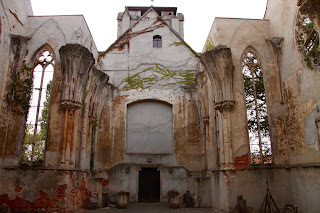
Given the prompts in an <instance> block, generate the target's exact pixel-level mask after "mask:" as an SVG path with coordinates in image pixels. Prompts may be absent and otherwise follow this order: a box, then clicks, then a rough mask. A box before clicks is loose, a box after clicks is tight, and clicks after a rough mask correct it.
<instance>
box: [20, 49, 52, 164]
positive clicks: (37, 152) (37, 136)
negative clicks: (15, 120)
mask: <svg viewBox="0 0 320 213" xmlns="http://www.w3.org/2000/svg"><path fill="white" fill-rule="evenodd" d="M54 65H55V60H54V55H53V53H52V51H51V50H50V49H49V48H48V47H45V48H43V49H42V50H41V51H40V52H39V53H38V54H37V55H36V57H35V62H34V66H33V67H34V68H33V86H32V95H31V100H30V102H31V103H30V108H29V113H28V116H27V122H26V129H25V139H24V142H23V147H22V162H41V161H43V160H44V151H45V141H46V137H47V126H48V118H49V104H50V92H51V85H52V84H51V83H52V79H53V73H54Z"/></svg>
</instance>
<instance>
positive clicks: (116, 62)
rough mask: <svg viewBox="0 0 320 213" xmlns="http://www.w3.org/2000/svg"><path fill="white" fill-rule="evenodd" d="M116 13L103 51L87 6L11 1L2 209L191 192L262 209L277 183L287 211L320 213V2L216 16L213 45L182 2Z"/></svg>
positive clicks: (3, 51) (70, 206)
mask: <svg viewBox="0 0 320 213" xmlns="http://www.w3.org/2000/svg"><path fill="white" fill-rule="evenodd" d="M179 12H180V11H179ZM181 12H183V11H181ZM116 18H117V20H116ZM114 19H115V20H114V21H117V22H118V29H117V32H118V33H117V38H116V39H115V42H114V43H113V44H112V45H111V46H110V47H109V48H108V49H107V50H105V51H103V52H100V51H98V50H97V47H96V45H95V42H94V40H93V38H92V35H91V33H90V30H89V28H88V26H87V24H86V21H85V19H84V17H83V16H82V15H71V16H34V15H33V12H32V7H31V3H30V1H29V0H1V4H0V154H1V157H0V165H1V168H0V206H5V207H6V208H7V209H10V211H11V212H79V211H80V210H81V209H83V208H85V206H86V205H85V204H86V202H87V201H88V199H89V201H92V200H95V201H97V203H96V205H97V206H98V207H104V206H105V205H106V203H117V202H119V196H125V197H126V199H127V200H128V202H130V203H134V202H161V203H168V202H169V203H170V202H173V201H172V200H173V198H175V199H174V202H176V203H175V205H177V206H180V205H181V206H182V205H183V203H184V202H185V200H186V199H184V198H186V194H188V193H190V194H191V195H192V199H193V202H194V207H203V208H214V209H217V210H219V211H221V212H226V213H227V212H230V213H233V212H249V213H255V212H259V211H260V208H261V207H262V206H263V204H264V203H265V199H266V195H268V193H267V190H270V191H269V192H270V193H271V194H272V198H273V203H276V205H277V209H278V210H279V212H299V213H317V212H319V209H320V202H319V201H318V200H319V197H320V178H319V177H320V170H319V168H320V150H319V143H320V83H319V82H320V48H319V32H320V1H319V0H297V1H296V0H268V2H267V5H266V12H265V16H264V18H263V19H235V18H216V19H215V20H214V22H213V24H212V27H211V29H208V32H209V34H208V37H207V40H206V42H205V43H204V48H203V51H202V52H201V53H198V52H195V51H194V50H193V49H192V47H190V46H189V45H188V44H187V43H186V42H185V41H184V15H183V14H182V13H178V9H177V8H176V7H153V6H150V7H144V6H141V7H137V6H135V7H134V6H127V7H125V8H124V11H123V12H119V14H118V17H114ZM188 19H192V17H187V18H186V21H187V20H188ZM267 187H268V188H267ZM129 208H130V206H129ZM290 209H291V210H290Z"/></svg>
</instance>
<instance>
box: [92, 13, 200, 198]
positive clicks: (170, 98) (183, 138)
mask: <svg viewBox="0 0 320 213" xmlns="http://www.w3.org/2000/svg"><path fill="white" fill-rule="evenodd" d="M122 24H123V23H122ZM154 35H160V36H161V37H162V48H153V36H154ZM174 42H179V43H178V45H177V46H175V45H171V46H170V44H173V43H174ZM100 61H101V67H102V68H103V71H104V72H105V73H107V74H108V75H109V76H110V80H109V83H110V84H112V85H113V86H114V87H116V88H115V89H114V92H113V93H112V94H111V96H108V97H107V100H108V103H107V104H106V105H105V108H104V109H103V112H102V117H101V126H100V128H99V141H98V144H97V146H98V147H99V148H98V149H97V162H96V165H95V166H96V167H95V168H96V169H98V170H104V169H110V173H109V174H110V187H109V192H110V193H111V194H113V196H115V195H116V193H117V192H119V191H121V190H124V191H129V192H130V199H131V200H132V201H138V186H137V182H136V181H137V178H138V173H137V172H136V171H137V170H138V169H139V168H140V167H157V168H160V174H161V198H160V199H161V202H167V199H168V197H167V196H168V195H167V192H168V191H169V190H177V191H179V192H180V196H181V199H182V194H183V193H185V192H186V190H190V191H191V192H193V191H194V183H193V181H192V180H193V179H194V178H195V176H193V175H191V176H189V175H188V174H189V172H198V171H202V170H204V169H205V168H206V165H205V159H204V157H203V156H204V147H203V143H202V139H201V129H200V128H201V126H200V125H201V124H200V122H201V118H200V117H201V115H200V113H201V109H200V108H201V106H200V102H199V97H198V93H197V90H196V86H188V87H186V86H184V85H183V84H177V83H176V82H175V80H174V79H173V78H172V79H160V80H159V81H158V82H155V83H154V84H153V85H151V86H150V88H148V89H137V90H136V89H132V88H131V89H130V88H129V89H128V90H127V89H124V88H125V85H126V83H124V82H123V80H124V79H125V78H126V77H128V76H129V75H134V74H139V73H141V72H143V70H145V69H148V68H150V67H154V68H156V67H157V66H158V68H159V69H163V70H169V71H170V72H172V73H182V72H187V71H190V72H193V73H197V72H199V71H200V69H201V68H200V67H199V59H198V58H197V57H196V56H195V54H194V53H193V52H192V51H191V50H190V49H189V47H187V46H186V45H184V44H183V43H182V42H181V38H180V37H179V36H178V35H177V34H176V33H174V32H173V31H172V30H171V29H170V27H169V26H167V25H166V24H164V22H163V21H161V20H160V19H159V18H158V15H157V14H156V13H155V12H153V11H152V10H151V11H149V12H148V13H147V14H145V16H143V17H142V18H141V19H140V20H139V21H138V22H136V23H135V25H134V26H133V27H132V28H131V29H130V30H129V31H128V32H127V33H126V34H124V35H122V36H121V37H120V38H118V40H117V41H116V42H115V43H114V44H112V45H111V47H110V48H109V49H108V50H107V51H106V52H104V53H103V54H101V57H100ZM139 75H141V77H148V76H151V75H152V72H151V71H146V72H143V73H141V74H139ZM144 100H145V101H150V100H151V101H162V102H166V103H169V104H171V105H172V114H173V141H172V146H173V153H172V154H155V153H152V152H150V153H144V154H135V153H126V128H127V126H126V125H127V123H126V122H127V106H128V104H130V103H134V102H136V101H144ZM149 161H150V162H149ZM126 168H128V169H129V173H128V174H126V173H125V170H126ZM169 168H172V170H173V172H172V174H170V173H168V169H169Z"/></svg>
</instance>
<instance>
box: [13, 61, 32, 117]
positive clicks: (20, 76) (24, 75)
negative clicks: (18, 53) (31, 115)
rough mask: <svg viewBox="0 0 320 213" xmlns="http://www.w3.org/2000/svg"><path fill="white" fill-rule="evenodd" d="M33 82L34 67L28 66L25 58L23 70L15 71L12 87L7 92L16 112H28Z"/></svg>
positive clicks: (23, 113) (22, 113) (24, 113)
mask: <svg viewBox="0 0 320 213" xmlns="http://www.w3.org/2000/svg"><path fill="white" fill-rule="evenodd" d="M32 83H33V75H32V68H30V67H27V65H26V61H25V60H23V61H22V67H21V71H20V72H15V73H13V76H12V82H11V89H10V91H9V92H8V93H7V102H8V103H11V104H12V106H13V111H14V112H16V113H19V114H21V115H27V114H28V112H29V108H30V99H31V95H32Z"/></svg>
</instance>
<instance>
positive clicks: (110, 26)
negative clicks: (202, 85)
mask: <svg viewBox="0 0 320 213" xmlns="http://www.w3.org/2000/svg"><path fill="white" fill-rule="evenodd" d="M31 3H32V8H33V13H34V15H36V16H39V15H78V14H83V15H84V17H85V19H86V21H87V23H88V26H89V28H90V31H91V33H92V36H93V38H94V41H95V43H96V45H97V48H98V50H99V51H104V50H106V49H107V48H108V47H109V46H110V45H111V44H112V43H113V42H114V41H115V40H116V38H117V14H118V12H123V11H124V9H125V8H124V7H125V6H150V5H151V0H90V1H89V0H54V1H49V0H31ZM266 4H267V0H196V1H195V0H154V2H153V6H155V7H157V6H165V7H177V8H178V11H177V12H178V13H183V14H184V19H185V21H184V30H185V31H184V35H185V38H184V39H185V41H186V42H187V43H188V44H189V45H190V46H191V47H192V48H193V49H194V50H195V51H197V52H201V51H202V49H203V46H204V44H205V41H206V39H207V36H208V34H209V31H210V28H211V25H212V23H213V21H214V18H215V17H232V18H254V19H262V18H263V16H264V13H265V9H266Z"/></svg>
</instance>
